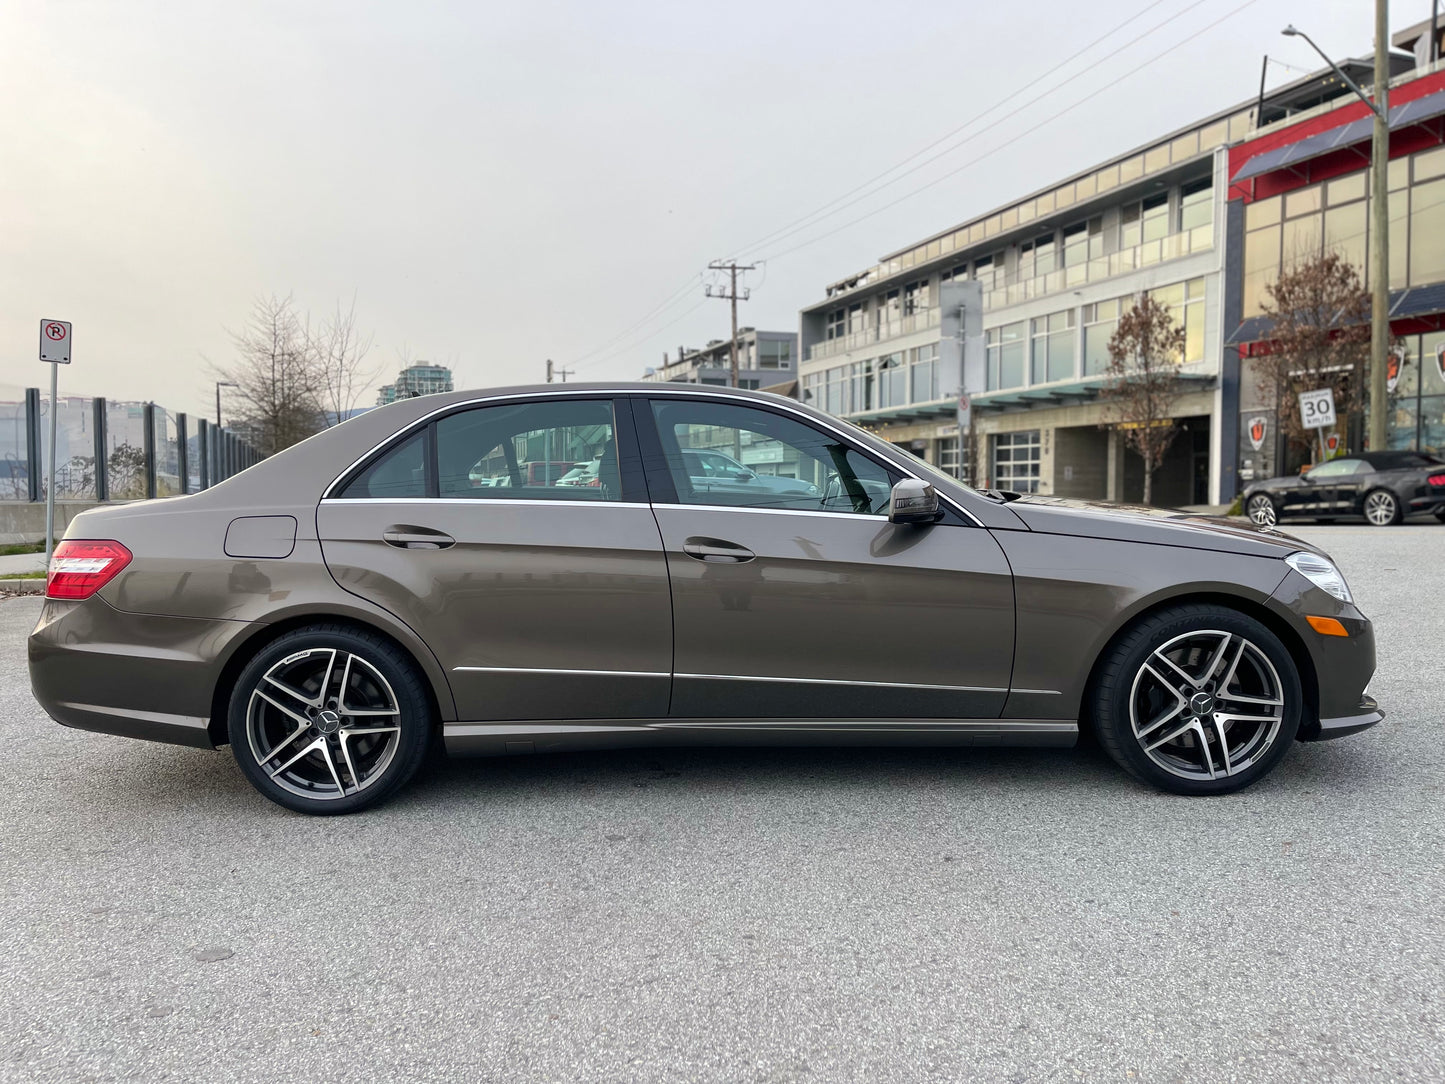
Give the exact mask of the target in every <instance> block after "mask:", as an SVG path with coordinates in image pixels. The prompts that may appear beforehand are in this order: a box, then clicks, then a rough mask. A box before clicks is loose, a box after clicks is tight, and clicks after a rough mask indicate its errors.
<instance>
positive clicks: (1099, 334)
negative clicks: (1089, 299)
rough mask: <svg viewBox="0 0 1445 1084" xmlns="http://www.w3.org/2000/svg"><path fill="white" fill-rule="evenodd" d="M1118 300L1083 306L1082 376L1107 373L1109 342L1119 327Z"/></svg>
mask: <svg viewBox="0 0 1445 1084" xmlns="http://www.w3.org/2000/svg"><path fill="white" fill-rule="evenodd" d="M1119 309H1120V299H1119V298H1115V299H1114V300H1112V301H1100V302H1099V303H1098V304H1097V305H1085V306H1084V375H1085V376H1098V375H1099V374H1101V373H1106V372H1108V371H1109V340H1110V339H1112V338H1113V337H1114V332H1115V331H1116V330H1117V329H1118V327H1119Z"/></svg>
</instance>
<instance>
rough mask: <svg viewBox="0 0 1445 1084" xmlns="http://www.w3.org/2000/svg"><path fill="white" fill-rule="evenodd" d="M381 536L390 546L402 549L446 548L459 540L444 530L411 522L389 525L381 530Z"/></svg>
mask: <svg viewBox="0 0 1445 1084" xmlns="http://www.w3.org/2000/svg"><path fill="white" fill-rule="evenodd" d="M381 538H382V541H383V542H385V543H386V544H387V545H388V546H395V547H396V548H397V549H400V550H444V549H446V548H447V547H448V546H455V545H456V544H457V540H456V539H455V538H453V537H452V536H451V535H449V534H447V533H445V532H444V531H437V530H433V529H432V528H431V527H413V526H412V525H411V524H409V523H399V524H394V525H393V526H390V527H388V528H387V529H386V530H384V531H382V532H381Z"/></svg>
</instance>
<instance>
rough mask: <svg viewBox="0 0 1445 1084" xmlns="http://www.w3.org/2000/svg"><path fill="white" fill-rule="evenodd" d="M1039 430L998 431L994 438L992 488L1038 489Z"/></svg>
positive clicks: (1023, 491) (1024, 491)
mask: <svg viewBox="0 0 1445 1084" xmlns="http://www.w3.org/2000/svg"><path fill="white" fill-rule="evenodd" d="M1039 462H1040V456H1039V431H1038V430H1037V429H1026V430H1023V431H1021V432H1018V433H999V434H997V435H996V436H995V437H994V438H993V488H994V489H1011V490H1013V491H1014V492H1015V493H1037V492H1038V491H1039Z"/></svg>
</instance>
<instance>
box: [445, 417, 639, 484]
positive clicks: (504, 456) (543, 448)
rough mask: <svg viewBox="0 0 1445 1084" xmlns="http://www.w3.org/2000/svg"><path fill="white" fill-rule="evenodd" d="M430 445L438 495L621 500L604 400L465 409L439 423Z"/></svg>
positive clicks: (611, 435) (611, 428) (614, 441)
mask: <svg viewBox="0 0 1445 1084" xmlns="http://www.w3.org/2000/svg"><path fill="white" fill-rule="evenodd" d="M436 442H437V489H438V493H439V494H440V496H443V497H471V498H476V499H479V500H485V499H488V498H490V499H498V498H502V499H509V500H518V499H523V500H590V501H620V500H621V499H622V486H621V476H620V474H619V472H618V468H617V442H616V435H615V433H614V431H613V425H612V404H611V403H610V402H608V401H605V400H596V399H580V400H579V399H557V400H552V401H548V402H531V403H508V404H505V405H499V406H488V407H478V408H477V409H475V410H465V411H462V412H461V413H459V414H450V415H448V416H447V417H445V418H442V419H441V420H440V421H439V422H437V424H436ZM579 464H580V465H582V474H581V475H579V474H578V473H577V471H578V466H579ZM592 464H595V469H594V467H593V466H592ZM563 479H568V481H567V483H566V484H565V485H563V484H562V482H563Z"/></svg>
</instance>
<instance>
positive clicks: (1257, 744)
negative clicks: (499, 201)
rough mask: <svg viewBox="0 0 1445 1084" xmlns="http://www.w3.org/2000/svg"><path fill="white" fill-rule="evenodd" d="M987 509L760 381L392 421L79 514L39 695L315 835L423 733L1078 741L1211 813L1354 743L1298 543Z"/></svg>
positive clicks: (1115, 514)
mask: <svg viewBox="0 0 1445 1084" xmlns="http://www.w3.org/2000/svg"><path fill="white" fill-rule="evenodd" d="M564 476H565V477H567V479H568V484H566V485H559V484H558V483H559V482H561V481H562V480H563V478H564ZM1013 496H1014V495H1013V494H1007V495H1004V494H997V493H988V492H978V491H975V490H972V489H969V488H968V487H966V486H964V485H961V484H960V483H959V482H957V481H955V480H954V479H952V478H950V477H947V476H945V475H942V474H938V473H936V472H935V471H934V470H933V468H931V467H929V466H927V465H926V464H924V463H922V462H920V461H919V460H917V459H915V458H913V457H912V456H910V455H908V454H907V453H905V452H902V451H900V450H899V449H897V448H895V447H893V446H892V445H889V444H887V443H885V442H883V441H881V440H879V439H877V438H876V437H873V436H871V435H869V434H868V433H865V432H863V431H861V430H858V429H855V428H853V427H851V426H849V425H847V424H846V423H842V422H839V421H838V420H836V419H834V418H831V417H828V416H827V415H824V414H821V413H819V412H817V411H814V410H811V409H809V408H807V407H804V406H801V405H799V404H798V403H795V402H792V401H790V400H787V399H781V398H777V397H774V396H770V395H765V394H758V393H750V392H737V391H729V390H725V389H718V388H711V387H698V386H693V387H679V386H675V385H661V386H660V385H656V384H631V385H577V384H569V385H565V386H559V385H544V386H541V387H525V388H508V389H501V390H497V391H491V392H458V393H454V394H447V395H433V396H427V397H425V398H420V399H410V400H405V401H402V402H398V403H394V404H392V405H390V406H386V407H382V408H380V409H378V410H374V411H371V412H370V413H367V414H364V415H362V416H360V417H358V418H356V419H354V420H352V421H349V422H347V423H346V424H344V425H341V426H338V427H336V428H334V429H330V430H327V431H326V432H324V433H322V434H320V435H319V436H316V437H313V438H311V439H310V440H308V441H306V442H304V443H303V444H300V445H297V446H296V447H294V448H291V449H289V450H287V451H286V452H283V453H282V454H280V455H277V456H273V457H272V458H270V459H267V460H265V461H263V462H262V463H260V464H258V465H257V466H254V467H252V468H251V469H249V470H247V471H245V472H244V473H242V474H239V475H237V476H236V477H234V478H232V479H230V480H229V481H226V482H224V483H222V484H221V485H218V486H215V487H214V488H212V489H209V490H206V491H205V492H203V493H198V494H195V495H193V496H188V497H177V498H170V499H166V500H159V501H148V502H145V503H138V504H129V505H118V506H115V507H110V508H104V509H97V510H93V511H88V512H85V513H83V514H82V515H80V516H78V517H76V519H75V521H74V522H73V523H72V524H71V526H70V529H69V530H68V531H67V532H66V537H65V540H64V541H63V542H62V543H61V544H60V545H59V547H58V548H57V550H56V553H55V557H54V560H53V561H52V562H51V566H50V574H49V582H48V589H47V601H46V602H45V605H44V609H43V610H42V612H41V615H40V621H39V623H38V624H37V626H36V628H35V631H34V633H33V634H32V635H31V637H30V674H31V681H32V684H33V686H34V689H35V695H36V697H37V698H38V699H39V701H40V703H41V704H42V705H43V706H44V708H45V710H46V711H47V712H49V713H50V715H52V716H53V717H54V718H55V719H57V720H59V721H60V722H62V723H64V724H66V725H67V726H74V727H80V728H82V729H86V730H98V731H104V732H107V733H112V734H123V735H128V736H131V737H138V738H150V739H153V740H157V741H168V742H178V743H182V744H186V745H198V746H205V747H212V746H218V745H222V744H225V743H228V742H229V743H230V745H231V748H232V750H233V752H234V754H235V756H236V759H237V761H238V762H239V763H240V765H241V768H242V769H243V770H244V771H245V773H246V775H247V777H248V778H250V780H251V781H252V782H253V783H254V784H255V785H256V787H257V789H258V790H260V791H261V793H263V794H265V795H266V796H267V797H268V798H271V799H272V800H274V801H276V802H279V803H280V804H282V805H284V806H287V807H289V808H291V809H297V810H302V811H305V812H309V813H343V812H351V811H354V810H358V809H361V808H363V807H366V806H369V805H373V804H375V803H376V802H379V801H381V800H382V799H384V798H386V797H387V796H389V795H391V794H393V793H394V792H395V791H396V790H397V789H398V788H399V787H401V786H402V785H403V784H404V783H405V782H406V781H407V780H408V779H409V778H410V777H411V776H412V774H413V773H415V771H416V770H417V767H418V766H419V765H420V764H421V762H422V760H423V758H424V756H425V754H426V752H427V750H428V748H429V747H430V746H431V745H432V744H433V743H434V742H437V741H441V742H443V743H445V746H446V748H447V749H448V750H449V751H452V752H455V753H479V754H509V753H530V752H541V751H546V750H561V749H597V748H609V747H622V746H637V745H650V744H663V743H703V744H707V743H713V744H717V743H729V744H734V743H748V744H761V743H772V744H808V743H817V744H824V743H826V744H843V743H847V744H856V745H885V744H918V745H924V744H929V745H972V744H980V745H982V744H987V745H1004V744H1021V745H1069V744H1072V743H1073V742H1074V741H1075V740H1076V739H1077V737H1078V734H1079V731H1080V726H1081V724H1083V725H1086V726H1088V727H1090V728H1092V730H1093V731H1094V732H1095V733H1096V734H1097V736H1098V738H1099V740H1100V741H1101V742H1102V744H1103V746H1104V748H1105V749H1106V750H1107V751H1108V752H1109V754H1110V755H1111V756H1112V757H1113V758H1114V759H1115V760H1116V761H1118V763H1119V764H1120V765H1121V766H1122V767H1124V768H1125V769H1126V770H1127V771H1129V772H1130V773H1132V774H1133V775H1134V776H1136V777H1138V778H1139V779H1141V780H1144V781H1146V782H1148V783H1151V784H1153V785H1155V786H1158V787H1161V788H1164V789H1166V790H1170V791H1175V792H1177V793H1182V794H1219V793H1223V792H1226V791H1232V790H1237V789H1239V788H1240V787H1244V786H1248V785H1249V784H1250V783H1253V782H1254V781H1255V780H1257V779H1259V778H1260V777H1262V776H1263V775H1265V774H1266V773H1267V772H1269V771H1270V769H1271V768H1273V767H1274V765H1275V764H1276V763H1278V762H1279V760H1280V758H1281V757H1283V756H1284V755H1285V753H1286V751H1287V750H1288V748H1289V746H1290V745H1291V743H1293V742H1294V741H1295V740H1296V739H1303V740H1307V741H1312V740H1316V739H1320V738H1331V737H1337V736H1339V735H1342V734H1349V733H1352V732H1354V731H1358V730H1363V729H1364V728H1366V727H1369V726H1371V725H1373V724H1374V723H1377V722H1379V721H1380V719H1381V717H1382V716H1381V713H1380V711H1379V709H1378V708H1377V706H1376V704H1375V702H1374V701H1373V700H1372V699H1371V698H1370V697H1369V696H1368V695H1366V693H1365V686H1366V684H1367V683H1368V681H1369V680H1370V676H1371V674H1372V673H1373V671H1374V668H1375V643H1374V634H1373V631H1372V629H1371V626H1370V622H1369V620H1368V619H1366V618H1365V616H1364V615H1363V614H1361V613H1360V611H1359V610H1357V609H1356V608H1355V606H1354V604H1353V602H1352V600H1351V597H1350V590H1349V587H1348V586H1347V585H1346V583H1345V580H1344V578H1343V576H1341V574H1340V572H1339V570H1338V569H1337V568H1336V567H1335V566H1334V564H1333V563H1332V562H1331V561H1330V560H1329V558H1328V557H1326V556H1325V555H1324V554H1322V553H1320V552H1319V551H1318V550H1316V549H1314V548H1313V547H1311V546H1308V545H1306V544H1304V543H1301V542H1299V541H1297V540H1296V539H1293V538H1290V537H1288V536H1287V535H1283V534H1278V533H1274V532H1273V531H1269V530H1261V529H1256V528H1253V527H1250V526H1236V525H1232V524H1229V523H1227V522H1224V521H1209V520H1204V519H1198V518H1192V517H1188V516H1184V515H1180V514H1175V513H1168V512H1159V511H1151V510H1144V509H1116V508H1106V507H1099V506H1090V505H1086V504H1081V503H1075V502H1069V501H1064V500H1057V499H1051V498H1046V497H1029V498H1023V499H1017V500H1016V499H1010V498H1011V497H1013Z"/></svg>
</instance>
